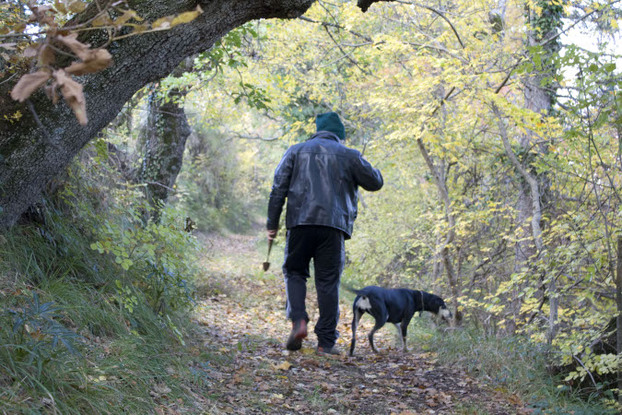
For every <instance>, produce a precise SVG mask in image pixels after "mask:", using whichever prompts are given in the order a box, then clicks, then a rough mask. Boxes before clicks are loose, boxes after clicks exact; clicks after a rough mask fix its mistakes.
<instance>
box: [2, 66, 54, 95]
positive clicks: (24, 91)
mask: <svg viewBox="0 0 622 415" xmlns="http://www.w3.org/2000/svg"><path fill="white" fill-rule="evenodd" d="M50 77H51V75H50V73H49V72H48V71H46V70H43V69H42V70H39V71H37V72H35V73H29V74H27V75H24V76H22V77H21V78H20V80H19V81H18V82H17V84H15V86H14V87H13V89H12V90H11V98H13V99H14V100H16V101H19V102H24V101H25V100H26V99H28V97H29V96H30V95H32V93H33V92H35V91H36V90H37V89H38V88H39V87H40V86H41V85H43V84H45V83H46V82H47V80H48V79H50Z"/></svg>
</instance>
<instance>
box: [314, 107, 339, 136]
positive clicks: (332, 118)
mask: <svg viewBox="0 0 622 415" xmlns="http://www.w3.org/2000/svg"><path fill="white" fill-rule="evenodd" d="M315 126H316V127H317V130H318V131H330V132H331V133H333V134H335V135H337V137H339V139H340V140H345V139H346V128H345V127H344V126H343V123H342V122H341V119H340V118H339V115H338V114H337V113H336V112H326V113H324V114H319V115H317V116H316V117H315Z"/></svg>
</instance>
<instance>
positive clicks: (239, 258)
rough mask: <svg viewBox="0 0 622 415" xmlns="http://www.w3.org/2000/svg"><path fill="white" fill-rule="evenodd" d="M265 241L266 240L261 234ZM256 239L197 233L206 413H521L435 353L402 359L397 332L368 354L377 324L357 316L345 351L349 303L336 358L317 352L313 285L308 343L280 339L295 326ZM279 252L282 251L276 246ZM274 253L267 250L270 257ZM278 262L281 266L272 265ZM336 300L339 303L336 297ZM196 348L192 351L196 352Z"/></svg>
mask: <svg viewBox="0 0 622 415" xmlns="http://www.w3.org/2000/svg"><path fill="white" fill-rule="evenodd" d="M262 235H263V234H262ZM258 238H259V237H258V236H257V235H254V236H246V235H231V236H227V237H224V236H216V235H209V236H205V235H200V236H199V239H200V240H201V241H202V242H203V243H204V245H205V252H206V255H205V257H204V259H203V260H202V265H203V266H204V268H205V270H206V281H205V286H204V287H203V289H201V290H200V291H199V292H200V295H199V304H198V307H197V311H196V315H195V318H196V321H197V323H198V324H199V326H200V327H201V329H202V330H201V334H200V336H201V342H202V344H201V345H200V347H199V349H200V350H201V353H203V356H205V354H206V353H207V356H208V358H207V359H206V361H205V362H203V363H201V364H199V366H200V367H198V368H197V369H199V370H198V371H197V373H203V374H204V375H203V376H204V378H205V379H204V382H206V383H207V385H206V386H207V389H208V390H209V391H211V394H210V396H209V397H204V398H205V399H202V401H203V402H202V405H201V406H202V407H203V408H205V409H206V410H207V411H208V413H210V414H263V413H268V414H387V415H388V414H401V415H409V414H491V415H492V414H525V413H529V412H530V411H529V410H528V409H526V408H524V405H523V404H522V403H521V402H520V400H519V399H518V398H517V397H515V396H506V395H502V394H501V393H500V392H495V391H494V390H492V389H491V388H490V387H486V386H485V385H483V384H482V383H481V382H479V381H478V380H476V379H474V378H473V377H471V376H469V375H468V374H467V373H466V372H465V371H464V370H462V369H461V368H459V367H448V366H444V365H443V364H442V362H441V361H439V359H438V358H437V356H436V354H435V353H433V352H429V351H422V350H419V349H418V347H417V344H415V341H414V339H412V338H411V339H409V340H410V345H411V349H412V350H411V351H409V352H408V353H406V354H403V353H401V351H399V350H398V349H397V348H396V346H397V337H396V331H395V329H394V327H390V326H391V325H390V326H387V327H386V328H383V329H382V330H380V331H379V332H378V333H377V334H376V336H375V339H377V346H378V347H379V348H380V350H381V351H382V352H381V353H380V354H378V355H375V354H373V353H371V350H370V348H369V343H368V341H367V338H366V333H367V332H368V331H369V330H370V329H371V327H372V325H373V324H372V322H373V320H372V319H371V318H369V317H367V318H365V317H364V318H363V319H362V320H361V327H360V331H358V332H357V340H358V341H357V352H356V355H355V356H354V357H349V356H347V355H346V353H345V352H346V351H347V348H348V346H349V342H350V338H351V330H350V327H349V323H350V321H351V314H352V312H351V304H347V303H346V300H344V299H343V298H342V304H341V316H340V323H339V327H338V329H339V332H340V334H341V337H340V339H339V340H338V343H337V344H338V345H339V347H340V348H341V349H342V350H343V351H344V354H343V355H342V356H318V355H316V354H315V346H316V343H315V340H316V339H315V335H314V334H313V322H314V321H315V320H316V313H317V311H316V304H315V291H314V289H313V287H312V286H310V287H309V290H308V295H307V309H308V312H309V314H310V318H311V321H310V326H309V329H310V330H309V337H308V338H307V339H306V341H305V342H304V344H303V349H302V350H301V351H298V352H288V351H287V350H285V348H284V342H285V339H286V338H287V336H288V334H289V330H290V328H291V323H289V322H288V321H287V320H286V318H285V315H284V310H283V308H284V303H285V298H284V288H283V281H282V274H281V271H280V261H281V259H280V258H279V257H278V254H277V255H274V254H273V258H272V260H271V269H270V270H269V271H268V272H266V273H264V272H263V271H262V270H261V264H262V262H263V261H264V260H265V246H264V247H263V249H264V250H263V252H261V249H258V248H257V246H258V244H257V243H258V241H259V240H258ZM276 250H277V251H278V250H280V251H282V247H278V246H277V249H276ZM274 251H275V249H273V252H274ZM275 259H276V260H277V261H278V262H276V261H275ZM342 297H344V296H343V295H342ZM198 353H199V352H198V351H197V354H198Z"/></svg>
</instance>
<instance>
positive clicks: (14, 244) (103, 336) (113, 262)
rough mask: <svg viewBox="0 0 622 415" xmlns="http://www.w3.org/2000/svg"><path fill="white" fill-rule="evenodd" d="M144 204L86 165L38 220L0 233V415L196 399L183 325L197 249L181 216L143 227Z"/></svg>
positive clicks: (127, 408)
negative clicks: (190, 396)
mask: <svg viewBox="0 0 622 415" xmlns="http://www.w3.org/2000/svg"><path fill="white" fill-rule="evenodd" d="M85 163H86V164H85ZM89 163H90V164H89ZM142 206H143V203H142V201H141V193H140V192H137V191H135V190H133V189H131V188H127V189H124V188H123V187H122V186H120V185H119V183H118V182H115V181H114V180H111V179H110V172H109V171H107V170H106V165H105V163H102V164H98V163H94V162H92V161H89V160H87V161H84V160H83V161H82V163H76V165H74V166H72V171H70V173H69V178H68V180H67V182H66V183H64V184H63V187H62V188H61V189H60V191H59V192H58V193H57V197H56V198H55V200H54V202H53V203H52V202H46V204H45V205H44V206H43V208H42V210H41V212H42V215H41V219H42V220H41V221H40V222H38V223H33V224H31V225H27V226H18V227H15V228H14V229H12V230H10V231H6V232H4V233H3V234H1V235H0V414H4V413H7V414H39V413H44V414H47V413H49V414H122V413H123V414H126V413H131V414H138V413H154V412H156V411H157V408H159V407H162V408H165V407H168V406H173V405H175V406H176V407H178V408H183V407H184V406H185V407H187V408H189V407H192V406H193V405H194V403H192V402H185V401H184V399H186V396H187V393H185V392H186V391H185V389H184V388H185V387H187V385H186V384H187V383H188V382H187V381H186V380H185V379H189V378H191V377H192V376H191V374H190V369H189V367H191V366H192V365H191V364H189V361H190V360H191V356H190V353H189V352H188V347H186V346H185V338H184V332H185V331H186V330H187V329H189V328H190V326H189V322H187V315H188V313H187V311H188V307H189V306H191V298H190V292H191V288H190V285H189V284H190V282H191V281H192V279H193V273H194V272H195V268H194V267H193V265H192V264H193V260H192V258H193V252H194V248H195V246H194V244H193V242H192V238H191V237H189V235H188V234H187V233H185V232H183V230H182V228H183V226H182V225H181V224H182V223H183V219H180V220H179V222H180V226H179V227H177V226H176V222H175V221H176V218H177V217H180V218H183V217H184V216H183V215H182V214H180V213H178V212H171V211H168V212H165V214H164V219H163V222H162V223H161V224H148V225H145V224H144V223H142V222H141V220H140V218H139V215H138V213H137V212H140V211H141V209H142ZM98 243H99V245H97V244H98ZM105 244H108V245H105ZM95 245H96V247H94V246H95ZM106 246H110V247H111V249H107V248H106ZM97 247H104V248H103V249H97ZM124 261H125V262H124Z"/></svg>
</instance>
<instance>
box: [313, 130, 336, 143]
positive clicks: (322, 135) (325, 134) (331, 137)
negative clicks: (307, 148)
mask: <svg viewBox="0 0 622 415" xmlns="http://www.w3.org/2000/svg"><path fill="white" fill-rule="evenodd" d="M314 138H326V139H329V140H334V141H336V142H338V143H341V140H340V139H339V137H338V136H337V134H335V133H331V132H330V131H326V130H322V131H318V132H317V133H315V134H313V135H312V136H311V137H309V140H313V139H314Z"/></svg>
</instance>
